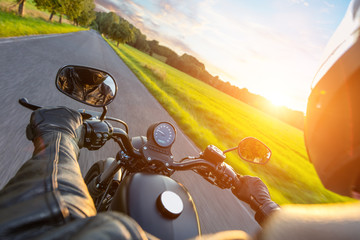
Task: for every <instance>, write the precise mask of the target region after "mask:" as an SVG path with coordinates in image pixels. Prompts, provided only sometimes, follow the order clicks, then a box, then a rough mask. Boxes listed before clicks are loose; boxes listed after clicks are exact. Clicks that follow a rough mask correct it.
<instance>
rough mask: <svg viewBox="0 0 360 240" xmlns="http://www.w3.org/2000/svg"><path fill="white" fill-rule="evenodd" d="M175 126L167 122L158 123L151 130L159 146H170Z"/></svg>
mask: <svg viewBox="0 0 360 240" xmlns="http://www.w3.org/2000/svg"><path fill="white" fill-rule="evenodd" d="M175 135H176V132H175V128H174V127H173V125H171V124H170V123H167V122H162V123H159V124H158V125H157V126H156V127H155V128H154V131H153V137H154V140H155V142H156V144H157V145H159V146H160V147H170V146H171V145H172V144H173V143H174V141H175Z"/></svg>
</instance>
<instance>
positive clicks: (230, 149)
mask: <svg viewBox="0 0 360 240" xmlns="http://www.w3.org/2000/svg"><path fill="white" fill-rule="evenodd" d="M236 149H237V147H233V148H229V149H228V150H225V151H223V153H227V152H231V151H234V150H236Z"/></svg>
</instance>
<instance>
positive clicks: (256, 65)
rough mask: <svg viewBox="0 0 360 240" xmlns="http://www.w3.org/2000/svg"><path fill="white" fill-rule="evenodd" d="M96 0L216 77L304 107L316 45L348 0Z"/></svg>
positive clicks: (328, 32) (326, 38)
mask: <svg viewBox="0 0 360 240" xmlns="http://www.w3.org/2000/svg"><path fill="white" fill-rule="evenodd" d="M224 2H226V3H225V4H224ZM95 3H96V7H97V10H98V11H105V12H109V11H112V12H115V13H117V14H118V15H120V16H121V17H123V18H125V19H126V20H128V21H129V22H130V23H131V24H133V25H134V26H135V27H137V28H139V29H140V30H141V31H142V32H143V33H144V34H145V35H146V36H147V38H148V40H153V39H154V40H157V41H159V43H160V44H162V45H164V46H167V47H169V48H171V49H172V50H174V51H175V52H177V53H178V54H180V55H181V54H183V53H188V54H190V55H193V56H194V57H196V58H197V59H199V61H201V62H203V63H204V64H205V66H206V69H207V71H208V72H209V73H210V74H212V75H214V76H216V75H217V76H219V78H220V79H221V80H223V81H225V82H227V81H228V82H230V83H231V84H232V85H235V86H237V87H239V88H247V89H248V90H249V91H250V92H252V93H254V94H258V95H261V96H263V97H265V98H267V99H268V100H269V101H271V102H272V103H273V104H274V105H277V106H285V107H288V108H290V109H293V110H298V111H302V112H304V113H305V112H306V103H307V97H308V95H309V94H310V90H311V83H312V80H313V77H314V75H315V72H316V70H317V68H318V67H319V66H320V59H321V57H322V54H323V51H324V49H325V47H326V44H327V42H328V41H329V39H330V37H331V35H332V34H333V33H334V32H335V30H336V28H337V26H338V25H339V24H340V22H341V19H342V18H343V16H344V15H345V12H346V9H347V7H348V5H349V3H350V0H345V1H341V0H333V1H330V0H328V1H311V0H272V1H265V0H257V1H251V2H248V1H244V2H243V1H236V0H227V1H217V0H196V1H181V2H178V1H171V0H145V1H139V0H135V1H130V0H125V1H121V2H119V1H114V0H95ZM260 5H261V7H259V6H260Z"/></svg>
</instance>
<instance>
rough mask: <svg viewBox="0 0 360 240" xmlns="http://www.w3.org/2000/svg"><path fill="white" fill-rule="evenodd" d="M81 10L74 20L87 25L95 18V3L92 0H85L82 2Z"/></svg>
mask: <svg viewBox="0 0 360 240" xmlns="http://www.w3.org/2000/svg"><path fill="white" fill-rule="evenodd" d="M83 5H84V6H83V10H82V12H81V13H80V16H78V17H77V18H76V22H77V23H78V24H80V25H81V26H89V24H90V23H92V22H93V21H94V19H95V18H96V15H95V11H94V9H95V4H94V0H85V1H84V2H83Z"/></svg>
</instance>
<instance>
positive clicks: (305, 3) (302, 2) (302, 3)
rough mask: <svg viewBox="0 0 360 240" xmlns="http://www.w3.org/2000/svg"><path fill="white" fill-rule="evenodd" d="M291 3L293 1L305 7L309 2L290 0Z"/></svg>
mask: <svg viewBox="0 0 360 240" xmlns="http://www.w3.org/2000/svg"><path fill="white" fill-rule="evenodd" d="M291 2H292V3H295V4H301V5H304V6H305V7H308V6H309V2H307V1H305V0H291Z"/></svg>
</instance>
